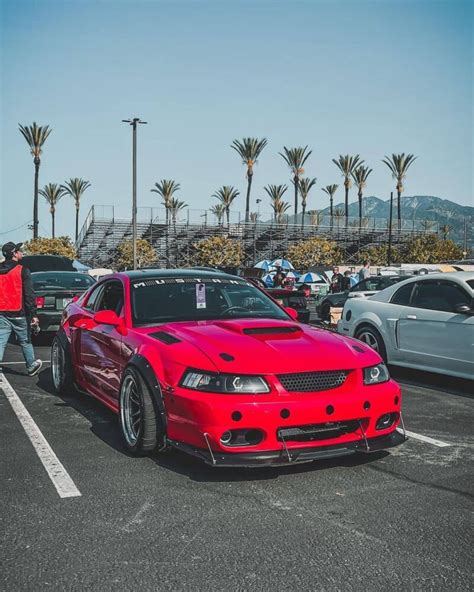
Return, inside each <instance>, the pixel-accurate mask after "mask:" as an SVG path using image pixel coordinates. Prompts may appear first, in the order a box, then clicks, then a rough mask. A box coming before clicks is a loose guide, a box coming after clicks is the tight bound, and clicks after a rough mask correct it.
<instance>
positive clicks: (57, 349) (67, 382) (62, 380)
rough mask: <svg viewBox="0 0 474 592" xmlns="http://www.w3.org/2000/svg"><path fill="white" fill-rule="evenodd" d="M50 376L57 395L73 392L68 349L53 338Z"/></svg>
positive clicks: (56, 338)
mask: <svg viewBox="0 0 474 592" xmlns="http://www.w3.org/2000/svg"><path fill="white" fill-rule="evenodd" d="M51 374H52V378H53V386H54V390H55V391H56V393H58V394H59V395H67V394H70V393H71V392H72V391H73V390H74V377H73V370H72V362H71V355H70V353H69V347H68V346H64V345H63V343H62V342H61V341H60V339H58V337H57V336H55V337H54V339H53V343H52V344H51Z"/></svg>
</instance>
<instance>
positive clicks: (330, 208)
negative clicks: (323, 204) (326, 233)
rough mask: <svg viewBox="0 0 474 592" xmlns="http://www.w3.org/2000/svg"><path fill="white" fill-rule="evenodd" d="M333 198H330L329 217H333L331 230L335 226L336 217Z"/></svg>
mask: <svg viewBox="0 0 474 592" xmlns="http://www.w3.org/2000/svg"><path fill="white" fill-rule="evenodd" d="M333 202H334V200H333V198H332V197H331V198H330V200H329V217H330V218H331V220H330V223H329V224H330V228H331V230H332V229H333V228H334V218H333Z"/></svg>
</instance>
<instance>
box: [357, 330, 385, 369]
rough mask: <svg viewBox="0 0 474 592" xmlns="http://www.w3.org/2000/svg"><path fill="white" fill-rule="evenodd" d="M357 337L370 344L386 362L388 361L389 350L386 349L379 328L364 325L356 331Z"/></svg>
mask: <svg viewBox="0 0 474 592" xmlns="http://www.w3.org/2000/svg"><path fill="white" fill-rule="evenodd" d="M355 338H356V339H359V340H360V341H362V342H363V343H365V344H366V345H368V346H370V347H371V348H372V349H374V350H375V351H376V352H377V353H378V354H379V355H380V357H381V358H382V359H383V360H384V361H385V362H386V361H387V350H386V349H385V344H384V342H383V338H382V336H381V335H380V333H379V332H378V331H377V329H375V328H373V327H371V326H369V325H364V326H362V327H361V328H360V329H358V330H357V331H356V334H355Z"/></svg>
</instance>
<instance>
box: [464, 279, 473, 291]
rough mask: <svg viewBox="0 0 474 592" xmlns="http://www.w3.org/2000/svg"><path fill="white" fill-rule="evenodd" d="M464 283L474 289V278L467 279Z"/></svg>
mask: <svg viewBox="0 0 474 592" xmlns="http://www.w3.org/2000/svg"><path fill="white" fill-rule="evenodd" d="M466 284H467V285H468V286H469V287H471V288H472V289H473V290H474V280H467V282H466Z"/></svg>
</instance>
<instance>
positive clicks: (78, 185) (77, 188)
mask: <svg viewBox="0 0 474 592" xmlns="http://www.w3.org/2000/svg"><path fill="white" fill-rule="evenodd" d="M90 186H91V184H90V182H89V181H86V180H85V179H81V178H79V177H75V178H74V179H69V181H66V182H65V183H63V184H62V185H61V189H62V190H63V191H64V192H65V194H68V195H70V196H71V197H72V198H73V199H74V201H75V203H76V207H79V204H80V201H81V197H82V195H83V193H84V192H85V191H86V190H87V189H89V187H90Z"/></svg>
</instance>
